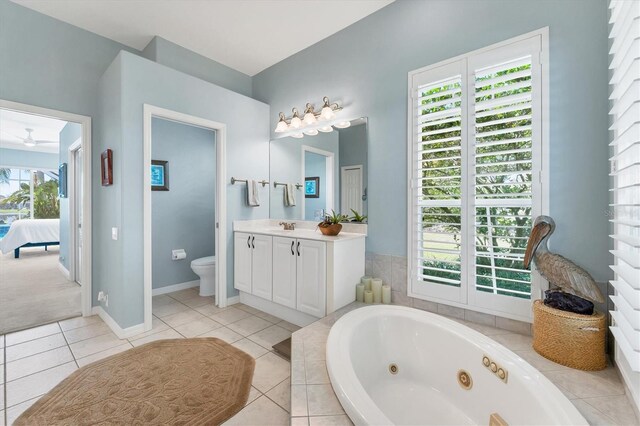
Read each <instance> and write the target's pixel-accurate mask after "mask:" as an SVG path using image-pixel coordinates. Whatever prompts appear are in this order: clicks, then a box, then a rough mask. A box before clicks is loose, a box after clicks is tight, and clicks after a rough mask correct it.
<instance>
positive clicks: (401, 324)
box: [327, 305, 588, 426]
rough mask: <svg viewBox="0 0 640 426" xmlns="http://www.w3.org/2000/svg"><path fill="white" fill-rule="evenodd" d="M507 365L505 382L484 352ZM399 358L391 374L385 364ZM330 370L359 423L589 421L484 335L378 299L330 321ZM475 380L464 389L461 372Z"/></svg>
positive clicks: (338, 392) (343, 401)
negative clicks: (485, 359) (495, 418)
mask: <svg viewBox="0 0 640 426" xmlns="http://www.w3.org/2000/svg"><path fill="white" fill-rule="evenodd" d="M484 356H487V357H488V358H490V359H491V360H492V361H493V362H495V363H496V364H498V365H499V366H501V367H503V369H505V370H507V372H508V375H507V383H505V382H503V381H502V380H501V379H500V378H498V376H497V375H496V374H495V373H493V372H492V371H490V369H489V368H487V367H485V366H484V365H483V357H484ZM391 364H396V365H397V373H396V374H391V372H390V369H389V366H390V365H391ZM327 369H328V371H329V377H330V379H331V384H332V386H333V389H334V391H335V393H336V395H337V396H338V399H339V400H340V403H341V404H342V406H343V408H344V410H345V411H346V413H347V414H348V415H349V417H350V418H351V420H352V421H353V422H354V423H355V424H356V425H391V424H394V425H487V424H489V416H490V415H491V414H492V413H498V414H499V415H500V417H502V419H504V420H505V421H506V422H507V423H508V424H509V425H511V426H514V425H587V424H588V423H587V421H586V420H585V419H584V417H582V415H580V413H579V412H578V410H577V409H576V408H575V407H574V406H573V404H571V402H570V401H569V400H568V399H567V398H566V397H565V396H564V395H563V394H562V392H560V390H558V388H556V387H555V386H554V385H553V384H552V383H551V382H550V381H549V380H548V379H547V378H546V377H544V376H543V375H542V374H541V373H540V372H539V371H538V370H536V369H535V368H533V367H532V366H531V365H529V364H528V363H527V362H526V361H524V360H523V359H521V358H520V357H518V356H517V355H516V354H514V353H513V352H511V351H510V350H508V349H506V348H505V347H504V346H502V345H500V344H499V343H497V342H495V341H493V340H492V339H490V338H489V337H487V336H485V335H483V334H480V333H478V332H477V331H475V330H472V329H470V328H469V327H466V326H464V325H462V324H459V323H457V322H455V321H452V320H449V319H447V318H444V317H442V316H439V315H435V314H431V313H428V312H424V311H420V310H417V309H411V308H405V307H402V306H389V305H384V306H383V305H377V306H371V307H365V308H361V309H357V310H355V311H352V312H349V313H348V314H346V315H345V316H343V317H342V318H340V319H339V320H338V321H337V322H336V323H335V324H334V325H333V327H332V328H331V332H330V334H329V339H328V341H327ZM460 370H466V371H467V372H468V373H469V374H470V376H471V378H472V381H473V385H472V387H471V389H469V390H465V389H463V388H462V386H460V385H459V383H458V373H459V371H460Z"/></svg>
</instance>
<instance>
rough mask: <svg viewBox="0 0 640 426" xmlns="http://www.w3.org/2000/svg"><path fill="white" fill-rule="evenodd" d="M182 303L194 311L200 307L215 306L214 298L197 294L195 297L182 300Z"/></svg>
mask: <svg viewBox="0 0 640 426" xmlns="http://www.w3.org/2000/svg"><path fill="white" fill-rule="evenodd" d="M180 302H182V303H184V304H185V305H187V306H188V307H190V308H192V309H194V308H198V307H200V306H205V305H212V304H214V300H213V297H211V296H198V294H197V293H196V295H195V296H193V297H190V298H188V299H184V300H181V301H180Z"/></svg>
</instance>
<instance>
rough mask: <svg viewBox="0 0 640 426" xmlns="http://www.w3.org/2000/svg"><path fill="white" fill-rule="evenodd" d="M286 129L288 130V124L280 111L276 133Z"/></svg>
mask: <svg viewBox="0 0 640 426" xmlns="http://www.w3.org/2000/svg"><path fill="white" fill-rule="evenodd" d="M287 130H289V125H288V124H287V122H286V120H285V118H284V113H282V112H281V113H280V121H278V124H277V125H276V130H275V132H276V133H282V132H286V131H287Z"/></svg>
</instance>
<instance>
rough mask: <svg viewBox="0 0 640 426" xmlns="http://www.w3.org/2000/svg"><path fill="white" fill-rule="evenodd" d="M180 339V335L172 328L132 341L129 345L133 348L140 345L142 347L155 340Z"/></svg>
mask: <svg viewBox="0 0 640 426" xmlns="http://www.w3.org/2000/svg"><path fill="white" fill-rule="evenodd" d="M182 338H183V337H182V335H181V334H180V333H178V332H177V331H175V330H174V329H172V328H169V329H167V330H164V331H161V332H159V333H155V334H152V335H150V336H147V337H143V338H142V339H136V340H132V341H131V344H132V345H133V346H141V345H144V344H145V343H151V342H155V341H156V340H164V339H182Z"/></svg>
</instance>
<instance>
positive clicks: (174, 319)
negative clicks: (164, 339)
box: [162, 309, 204, 328]
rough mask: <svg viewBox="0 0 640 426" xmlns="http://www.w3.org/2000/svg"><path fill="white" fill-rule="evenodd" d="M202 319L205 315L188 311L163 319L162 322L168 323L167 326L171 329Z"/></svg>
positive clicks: (191, 310)
mask: <svg viewBox="0 0 640 426" xmlns="http://www.w3.org/2000/svg"><path fill="white" fill-rule="evenodd" d="M201 318H204V315H202V314H201V313H200V312H196V311H194V310H193V309H187V310H185V311H181V312H178V313H175V314H171V315H167V316H165V317H162V321H163V322H165V323H167V325H169V326H170V327H174V328H175V327H177V326H179V325H182V324H187V323H189V322H192V321H195V320H198V319H201Z"/></svg>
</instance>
